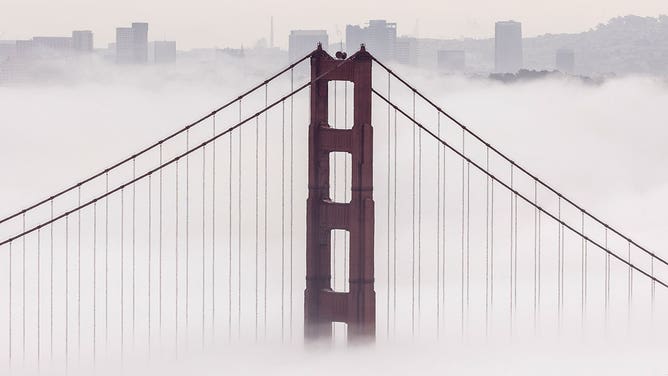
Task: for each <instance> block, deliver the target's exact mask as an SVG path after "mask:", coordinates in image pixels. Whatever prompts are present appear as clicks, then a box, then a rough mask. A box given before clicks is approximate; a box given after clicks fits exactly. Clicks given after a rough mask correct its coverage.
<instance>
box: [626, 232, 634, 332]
mask: <svg viewBox="0 0 668 376" xmlns="http://www.w3.org/2000/svg"><path fill="white" fill-rule="evenodd" d="M627 247H628V251H627V252H628V262H629V267H628V270H629V287H628V293H629V296H628V303H627V322H628V327H629V329H630V328H631V305H632V303H633V264H632V263H631V242H630V241H627Z"/></svg>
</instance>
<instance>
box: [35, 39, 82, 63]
mask: <svg viewBox="0 0 668 376" xmlns="http://www.w3.org/2000/svg"><path fill="white" fill-rule="evenodd" d="M32 48H33V52H32V55H33V57H42V58H45V57H46V58H48V57H65V56H70V55H72V38H70V37H34V38H32Z"/></svg>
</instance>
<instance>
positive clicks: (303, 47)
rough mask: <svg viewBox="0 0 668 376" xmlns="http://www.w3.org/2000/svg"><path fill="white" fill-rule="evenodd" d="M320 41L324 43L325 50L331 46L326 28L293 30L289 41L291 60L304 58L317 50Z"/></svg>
mask: <svg viewBox="0 0 668 376" xmlns="http://www.w3.org/2000/svg"><path fill="white" fill-rule="evenodd" d="M318 43H322V48H323V49H325V50H326V49H327V47H328V46H329V37H328V36H327V32H326V31H325V30H292V31H291V32H290V39H289V41H288V55H289V57H290V61H295V60H297V59H299V58H302V57H304V56H305V55H306V54H308V53H309V52H311V51H313V50H315V49H316V47H317V46H318Z"/></svg>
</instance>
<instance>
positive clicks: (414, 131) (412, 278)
mask: <svg viewBox="0 0 668 376" xmlns="http://www.w3.org/2000/svg"><path fill="white" fill-rule="evenodd" d="M412 120H413V127H412V128H413V142H412V146H413V150H412V154H411V160H412V162H413V168H412V170H411V173H412V179H413V180H412V189H411V200H412V201H411V203H412V209H411V215H412V227H411V228H412V231H411V335H413V336H415V193H416V192H415V133H416V132H417V127H416V126H415V92H413V118H412Z"/></svg>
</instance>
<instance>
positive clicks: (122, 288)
mask: <svg viewBox="0 0 668 376" xmlns="http://www.w3.org/2000/svg"><path fill="white" fill-rule="evenodd" d="M124 197H125V188H122V189H121V244H120V256H121V262H120V285H121V291H120V292H121V293H120V303H121V311H120V313H121V328H120V336H121V363H122V361H123V355H124V354H123V345H124V343H123V340H124V335H125V321H124V319H125V315H124V314H125V307H124V306H123V303H124V300H125V299H124V295H123V294H124V292H125V289H124V287H125V286H124V283H125V278H124V271H125V262H124V257H125V254H124V252H125V224H124V223H123V222H124V220H125V202H124Z"/></svg>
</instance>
